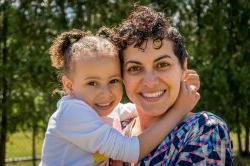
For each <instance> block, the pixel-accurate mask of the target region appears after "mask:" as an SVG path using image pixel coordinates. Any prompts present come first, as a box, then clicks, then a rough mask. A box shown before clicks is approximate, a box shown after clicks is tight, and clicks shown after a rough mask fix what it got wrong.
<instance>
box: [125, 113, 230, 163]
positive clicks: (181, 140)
mask: <svg viewBox="0 0 250 166" xmlns="http://www.w3.org/2000/svg"><path fill="white" fill-rule="evenodd" d="M134 123H135V120H133V121H132V122H130V123H129V124H128V125H127V126H126V128H125V134H126V135H130V133H131V128H132V127H133V124H134ZM232 162H233V152H232V143H231V140H230V136H229V130H228V128H227V125H226V123H225V122H224V121H223V120H222V119H221V118H219V117H218V116H216V115H214V114H212V113H210V112H199V113H194V114H193V115H191V116H189V117H188V118H187V119H185V120H184V121H183V122H181V123H180V124H179V125H178V126H177V127H176V128H174V129H173V130H172V131H171V132H170V133H169V134H168V135H167V136H166V137H165V139H164V140H163V142H162V143H161V144H160V145H159V146H158V147H156V148H155V149H154V150H153V151H152V152H151V153H150V154H148V155H147V156H146V157H145V158H144V159H143V160H141V162H140V163H139V165H141V166H144V165H148V166H155V165H157V166H158V165H159V166H160V165H161V166H162V165H168V166H173V165H178V166H191V165H202V166H204V165H207V166H217V165H226V166H228V165H229V166H231V165H233V163H232Z"/></svg>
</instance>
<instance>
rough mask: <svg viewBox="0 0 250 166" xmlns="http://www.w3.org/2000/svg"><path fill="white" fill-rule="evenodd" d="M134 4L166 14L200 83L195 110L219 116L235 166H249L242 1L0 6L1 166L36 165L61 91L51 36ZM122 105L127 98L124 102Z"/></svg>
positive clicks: (118, 16)
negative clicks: (226, 129)
mask: <svg viewBox="0 0 250 166" xmlns="http://www.w3.org/2000/svg"><path fill="white" fill-rule="evenodd" d="M135 3H136V4H141V5H150V6H152V7H154V8H155V9H157V10H158V11H162V12H164V13H165V15H166V16H168V17H169V18H170V20H171V22H172V24H173V25H174V26H176V27H177V28H178V29H179V30H180V32H181V33H182V34H183V35H184V36H185V41H186V46H187V50H188V52H189V67H190V68H193V69H195V70H197V72H198V73H199V75H200V79H201V88H200V94H201V100H200V101H199V104H198V106H197V108H196V111H200V110H207V111H211V112H213V113H215V114H217V115H219V116H221V117H222V118H223V119H224V120H225V121H226V122H227V124H228V126H229V128H230V130H231V137H232V140H233V145H234V151H235V165H250V145H249V141H250V136H249V135H250V134H249V132H250V2H249V0H185V1H182V0H141V1H132V0H130V1H128V0H81V1H77V0H71V1H69V0H37V1H35V0H0V12H1V13H0V30H1V31H0V33H1V34H0V50H1V51H0V58H1V59H0V81H1V82H0V87H1V94H0V100H1V102H0V165H1V166H2V165H38V163H39V159H40V154H41V146H42V142H43V137H44V132H45V130H46V125H47V122H48V119H49V116H50V115H51V114H52V113H53V112H54V111H55V107H56V101H57V99H58V98H59V96H58V95H56V94H53V91H54V90H55V89H57V88H60V84H59V82H58V79H57V73H56V71H55V70H54V69H53V68H52V67H51V66H50V60H49V54H48V48H49V46H50V45H51V42H52V40H53V39H54V38H55V36H56V35H58V34H59V33H61V32H63V31H67V30H71V29H72V28H79V29H84V30H89V31H92V32H96V31H97V30H98V29H99V28H100V27H101V26H115V25H117V24H118V23H119V22H121V20H122V19H124V18H125V17H126V16H127V15H128V13H129V12H130V11H131V9H132V8H133V6H134V5H135ZM124 100H126V98H125V99H124Z"/></svg>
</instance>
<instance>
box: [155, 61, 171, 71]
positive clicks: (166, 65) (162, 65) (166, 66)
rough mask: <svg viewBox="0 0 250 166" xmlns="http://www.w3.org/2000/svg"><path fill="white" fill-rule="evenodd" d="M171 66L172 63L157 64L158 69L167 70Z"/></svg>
mask: <svg viewBox="0 0 250 166" xmlns="http://www.w3.org/2000/svg"><path fill="white" fill-rule="evenodd" d="M169 66H170V63H167V62H159V63H157V64H156V68H157V69H165V68H168V67H169Z"/></svg>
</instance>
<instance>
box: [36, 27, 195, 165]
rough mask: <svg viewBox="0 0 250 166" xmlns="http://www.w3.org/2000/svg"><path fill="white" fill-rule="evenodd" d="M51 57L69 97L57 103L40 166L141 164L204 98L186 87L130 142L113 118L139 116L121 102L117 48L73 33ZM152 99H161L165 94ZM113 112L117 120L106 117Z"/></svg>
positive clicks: (59, 42)
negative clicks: (117, 162)
mask: <svg viewBox="0 0 250 166" xmlns="http://www.w3.org/2000/svg"><path fill="white" fill-rule="evenodd" d="M50 55H51V60H52V65H53V66H54V67H56V68H57V69H61V70H62V84H63V88H64V90H65V92H66V94H67V95H66V96H64V97H62V98H61V99H60V100H59V101H58V103H57V110H56V112H55V113H54V114H53V115H52V116H51V118H50V120H49V123H48V128H47V132H46V135H45V140H44V145H43V150H42V159H41V163H40V164H41V165H51V166H52V165H53V166H54V165H56V166H60V165H98V164H99V165H108V164H109V160H108V158H112V159H114V160H122V161H126V162H137V161H138V160H140V159H142V158H143V157H144V156H145V155H147V154H148V153H149V152H150V151H151V150H153V149H154V148H155V147H156V146H157V145H158V144H159V143H160V142H161V141H162V139H163V138H164V137H165V136H166V135H167V134H168V133H169V132H170V131H171V130H172V129H173V128H174V127H175V126H176V125H177V123H178V122H179V121H181V120H182V119H183V118H184V116H185V115H186V114H187V113H188V112H189V111H190V110H192V108H193V107H194V106H195V105H196V103H197V101H198V99H199V94H198V93H197V92H196V91H195V90H193V89H192V88H190V86H188V85H187V84H186V83H183V84H182V87H181V89H182V91H181V93H180V95H179V100H178V102H176V104H175V105H174V106H173V107H172V108H171V110H169V111H168V112H167V116H166V115H164V116H163V117H162V118H161V120H159V122H157V123H156V124H154V125H152V126H151V127H150V128H149V129H148V130H146V131H145V132H143V133H141V134H140V135H139V136H136V137H131V138H129V137H126V136H123V135H122V134H121V133H120V132H119V131H120V129H121V128H120V126H119V125H120V123H119V122H118V123H117V120H114V119H118V120H124V119H125V118H130V117H133V116H135V114H136V113H135V112H134V110H135V108H134V106H133V105H132V104H124V105H123V104H119V102H120V100H121V98H122V78H121V66H120V61H119V56H118V51H117V49H116V47H115V46H114V45H113V44H112V43H110V42H109V41H108V40H107V39H104V38H102V37H98V36H93V35H87V34H86V33H84V32H83V31H80V30H72V31H69V32H65V33H62V34H61V35H59V36H58V37H57V38H56V39H55V40H54V43H53V44H52V46H51V48H50ZM194 82H195V81H194ZM196 82H199V80H196ZM138 95H140V94H138ZM148 95H151V96H154V97H156V98H157V97H158V96H160V95H161V94H160V92H159V93H157V92H156V93H150V92H149V93H148ZM151 99H152V97H151V98H150V100H151ZM113 110H114V112H115V113H112V114H113V116H112V118H113V119H110V118H107V116H108V115H109V114H110V113H111V112H112V111H113ZM119 118H120V119H119ZM114 124H115V125H114ZM117 124H119V125H117ZM113 126H114V128H113ZM117 130H118V131H117ZM104 156H106V157H104Z"/></svg>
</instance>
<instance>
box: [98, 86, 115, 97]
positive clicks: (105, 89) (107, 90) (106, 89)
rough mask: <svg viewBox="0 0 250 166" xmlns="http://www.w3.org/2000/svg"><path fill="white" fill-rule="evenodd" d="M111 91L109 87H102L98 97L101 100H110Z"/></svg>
mask: <svg viewBox="0 0 250 166" xmlns="http://www.w3.org/2000/svg"><path fill="white" fill-rule="evenodd" d="M112 96H113V95H112V91H111V89H110V87H109V86H102V87H101V88H100V97H102V98H112Z"/></svg>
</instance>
